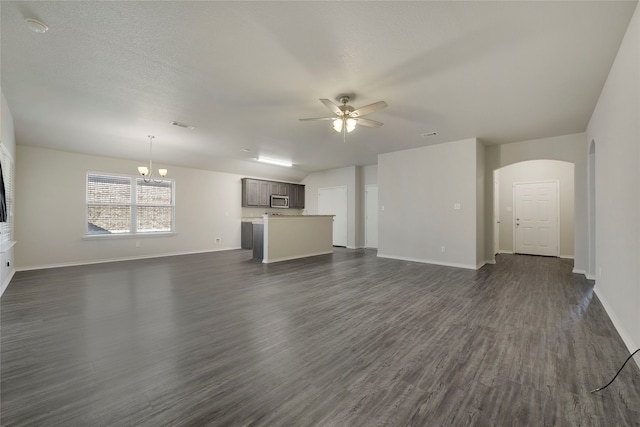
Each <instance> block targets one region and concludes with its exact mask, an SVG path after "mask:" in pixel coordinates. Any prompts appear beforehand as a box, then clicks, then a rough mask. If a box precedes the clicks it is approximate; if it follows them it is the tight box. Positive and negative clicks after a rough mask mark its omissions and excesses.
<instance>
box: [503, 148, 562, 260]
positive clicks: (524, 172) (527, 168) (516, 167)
mask: <svg viewBox="0 0 640 427" xmlns="http://www.w3.org/2000/svg"><path fill="white" fill-rule="evenodd" d="M574 169H575V166H574V164H573V163H571V162H566V161H561V160H545V159H541V160H527V161H523V162H517V163H513V164H510V165H507V166H504V167H502V168H499V169H497V170H496V171H495V173H494V188H495V190H494V193H495V192H497V193H496V194H494V202H495V207H494V209H496V208H497V209H498V213H497V215H495V212H494V217H495V220H496V223H495V224H494V227H496V228H495V229H494V230H495V236H497V238H498V239H499V241H498V242H497V245H495V246H497V248H498V251H497V252H498V253H514V252H516V248H515V236H516V234H515V231H516V224H517V223H516V218H515V216H514V208H515V200H514V186H515V185H516V184H519V183H536V182H550V181H557V183H558V192H559V193H558V194H559V197H558V201H559V209H557V212H558V214H557V215H558V217H557V225H558V236H557V242H558V243H557V245H558V247H557V252H556V254H557V255H558V256H560V257H562V258H574V254H575V248H574V233H575V223H574V220H575V215H574V197H575V183H574V177H575V171H574ZM495 238H496V237H494V239H495ZM495 243H496V242H494V244H495Z"/></svg>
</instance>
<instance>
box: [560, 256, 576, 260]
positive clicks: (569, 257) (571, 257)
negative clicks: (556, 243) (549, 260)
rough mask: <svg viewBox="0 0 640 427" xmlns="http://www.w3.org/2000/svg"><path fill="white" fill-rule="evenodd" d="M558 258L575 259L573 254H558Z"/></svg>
mask: <svg viewBox="0 0 640 427" xmlns="http://www.w3.org/2000/svg"><path fill="white" fill-rule="evenodd" d="M558 258H562V259H575V258H574V257H573V255H559V256H558Z"/></svg>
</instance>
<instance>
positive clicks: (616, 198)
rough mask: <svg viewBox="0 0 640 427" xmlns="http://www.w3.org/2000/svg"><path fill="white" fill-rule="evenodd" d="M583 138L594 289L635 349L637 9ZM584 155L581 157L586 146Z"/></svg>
mask: <svg viewBox="0 0 640 427" xmlns="http://www.w3.org/2000/svg"><path fill="white" fill-rule="evenodd" d="M587 140H588V141H589V142H591V141H594V142H595V169H596V170H595V183H596V215H595V216H596V220H595V221H596V238H595V242H596V243H595V244H596V248H595V255H596V259H595V263H596V265H595V270H596V271H595V273H596V292H597V295H598V297H599V298H600V300H601V301H602V303H603V305H604V306H605V308H606V309H607V312H608V314H609V316H610V317H611V320H612V321H613V323H614V324H615V326H616V328H617V329H618V332H619V333H620V335H621V336H622V338H623V339H624V341H625V343H626V345H627V347H628V348H629V350H630V351H633V350H635V349H636V348H638V347H640V185H639V184H640V9H639V8H637V7H636V11H635V13H634V15H633V18H632V19H631V22H630V23H629V27H628V29H627V33H626V35H625V37H624V39H623V41H622V44H621V45H620V49H619V51H618V54H617V56H616V59H615V61H614V63H613V66H612V67H611V71H610V72H609V76H608V78H607V81H606V83H605V85H604V88H603V89H602V93H601V94H600V98H599V100H598V104H597V106H596V108H595V110H594V112H593V116H592V117H591V121H590V122H589V126H588V127H587ZM583 156H584V159H585V161H586V160H587V159H588V151H587V149H585V150H584V152H583ZM636 361H640V358H636Z"/></svg>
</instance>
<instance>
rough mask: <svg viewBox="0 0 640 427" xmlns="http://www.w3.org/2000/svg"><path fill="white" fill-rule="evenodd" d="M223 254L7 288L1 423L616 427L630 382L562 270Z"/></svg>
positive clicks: (637, 411)
mask: <svg viewBox="0 0 640 427" xmlns="http://www.w3.org/2000/svg"><path fill="white" fill-rule="evenodd" d="M251 257H252V253H251V251H246V250H236V251H227V252H217V253H208V254H197V255H187V256H179V257H168V258H156V259H150V260H140V261H127V262H117V263H108V264H97V265H91V266H79V267H68V268H58V269H47V270H37V271H30V272H20V273H17V274H16V275H15V277H14V278H13V280H12V282H11V284H10V286H9V288H8V289H7V290H6V292H5V294H4V296H3V297H2V300H1V334H2V337H1V372H0V375H1V384H0V386H1V399H2V400H1V414H0V417H1V422H2V425H3V426H14V425H20V426H36V425H43V426H127V425H135V426H137V425H143V426H163V425H176V426H201V425H213V426H238V425H243V426H244V425H254V426H263V425H268V426H315V425H318V426H468V425H474V426H629V425H640V372H639V370H638V368H637V366H636V365H635V364H634V363H632V362H630V363H629V364H627V366H626V368H625V369H624V370H623V371H622V373H621V374H620V376H619V377H618V379H617V380H616V381H615V382H614V383H613V384H612V385H611V386H610V387H609V388H607V389H605V390H603V391H602V392H600V393H597V394H590V393H589V391H590V390H592V389H594V388H596V387H599V386H602V385H604V384H605V383H606V382H607V381H608V380H609V379H610V378H611V377H612V376H613V374H615V372H616V370H617V369H618V368H619V366H620V365H621V363H622V362H623V361H624V359H625V358H626V357H627V356H628V351H627V350H626V348H625V347H624V345H623V342H622V340H621V339H620V337H619V336H618V334H617V333H616V331H615V329H614V327H613V325H612V323H611V321H610V320H609V318H608V317H607V315H606V313H605V311H604V309H603V308H602V305H601V304H600V302H599V301H598V298H597V297H596V296H595V294H594V293H593V283H590V282H588V281H587V280H586V279H585V278H584V277H583V276H581V275H576V274H572V273H571V270H572V261H570V260H562V259H554V258H544V257H531V256H523V255H500V256H499V257H498V260H497V264H496V265H487V266H485V267H483V268H482V269H480V270H479V271H472V270H464V269H457V268H450V267H442V266H434V265H427V264H419V263H411V262H404V261H398V260H390V259H382V258H377V257H376V253H375V251H370V250H347V249H336V251H335V253H334V254H333V255H323V256H318V257H313V258H307V259H304V260H295V261H289V262H283V263H277V264H269V265H263V264H261V263H259V262H256V261H252V260H251Z"/></svg>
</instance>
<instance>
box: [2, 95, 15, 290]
mask: <svg viewBox="0 0 640 427" xmlns="http://www.w3.org/2000/svg"><path fill="white" fill-rule="evenodd" d="M0 95H1V98H2V100H1V101H2V103H1V104H0V138H1V139H0V141H1V142H2V144H3V145H4V146H5V148H6V149H7V151H8V152H9V154H10V155H11V157H12V158H13V160H14V162H15V159H16V139H15V133H14V128H13V117H12V116H11V110H9V105H8V104H7V100H6V99H5V97H4V92H2V90H1V89H0ZM14 212H15V209H14ZM14 221H15V216H14ZM15 238H16V237H15V229H14V239H15ZM14 253H15V247H13V248H11V249H9V250H7V251H6V252H4V253H3V254H2V257H1V258H2V261H0V295H2V293H3V292H4V290H5V289H6V287H7V286H8V285H9V282H10V281H11V277H12V276H13V273H14V272H15V261H14V257H15V255H14ZM7 262H8V263H9V266H7V264H6V263H7Z"/></svg>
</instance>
